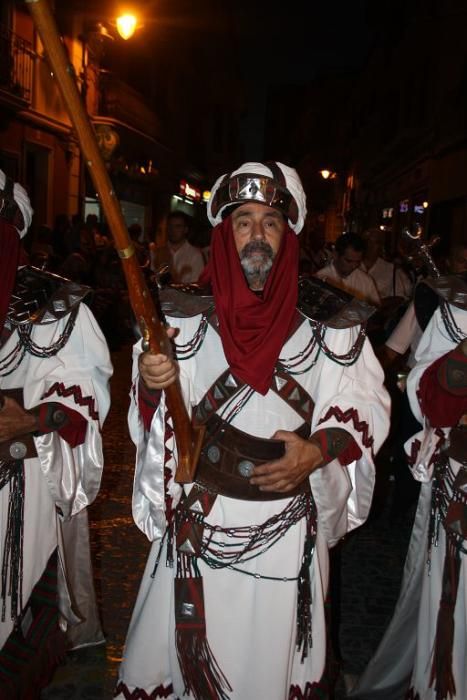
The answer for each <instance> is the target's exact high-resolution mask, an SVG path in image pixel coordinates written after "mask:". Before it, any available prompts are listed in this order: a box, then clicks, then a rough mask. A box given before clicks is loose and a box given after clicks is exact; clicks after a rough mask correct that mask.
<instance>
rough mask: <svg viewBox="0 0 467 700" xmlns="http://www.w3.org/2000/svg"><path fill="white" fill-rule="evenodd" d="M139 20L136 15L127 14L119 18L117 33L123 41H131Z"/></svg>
mask: <svg viewBox="0 0 467 700" xmlns="http://www.w3.org/2000/svg"><path fill="white" fill-rule="evenodd" d="M137 24H138V20H137V18H136V17H135V15H133V14H130V13H128V12H127V13H125V14H122V15H120V16H119V17H117V20H116V25H117V31H118V33H119V34H120V36H121V37H122V39H125V41H126V40H127V39H130V38H131V37H132V36H133V34H134V33H135V31H136V28H137Z"/></svg>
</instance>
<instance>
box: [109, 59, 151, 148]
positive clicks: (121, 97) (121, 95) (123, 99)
mask: <svg viewBox="0 0 467 700" xmlns="http://www.w3.org/2000/svg"><path fill="white" fill-rule="evenodd" d="M98 113H99V116H102V117H110V118H113V119H117V120H118V121H121V122H123V123H125V124H128V125H130V126H133V127H135V128H137V129H139V130H140V131H142V132H143V133H146V134H148V135H149V136H152V137H155V138H157V136H158V132H159V124H158V119H157V116H156V115H155V114H154V112H153V111H152V110H151V109H150V108H149V107H148V106H147V104H146V103H145V101H144V98H143V97H142V96H141V95H140V93H138V92H137V91H136V90H134V89H133V88H132V87H130V86H129V85H128V84H127V83H125V82H123V81H122V80H120V79H119V78H118V77H117V76H116V75H114V74H113V73H110V72H108V71H101V72H100V80H99V107H98Z"/></svg>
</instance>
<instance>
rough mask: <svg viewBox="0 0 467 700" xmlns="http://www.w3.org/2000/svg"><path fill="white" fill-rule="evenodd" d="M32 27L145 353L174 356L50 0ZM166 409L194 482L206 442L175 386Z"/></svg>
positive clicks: (38, 1)
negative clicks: (94, 194)
mask: <svg viewBox="0 0 467 700" xmlns="http://www.w3.org/2000/svg"><path fill="white" fill-rule="evenodd" d="M26 3H27V5H28V7H29V11H30V13H31V15H32V17H33V20H34V24H35V26H36V29H37V31H38V33H39V36H40V38H41V41H42V43H43V45H44V48H45V50H46V53H47V58H48V61H49V63H50V66H51V68H52V71H53V73H54V75H55V78H56V80H57V83H58V86H59V88H60V91H61V94H62V96H63V99H64V102H65V105H66V108H67V110H68V114H69V116H70V119H71V122H72V124H73V126H74V128H75V131H76V134H77V137H78V141H79V144H80V147H81V151H82V153H83V155H84V158H85V161H86V165H87V167H88V170H89V174H90V176H91V179H92V181H93V184H94V187H95V188H96V192H97V193H98V194H99V199H100V202H101V206H102V209H103V210H104V214H105V218H106V220H107V223H108V225H109V228H110V231H111V233H112V236H113V238H114V241H115V247H116V249H117V251H118V254H119V256H120V259H121V261H122V265H123V271H124V273H125V277H126V282H127V286H128V292H129V297H130V303H131V306H132V308H133V311H134V314H135V316H136V319H137V321H138V324H139V326H140V329H141V333H142V335H143V344H144V347H145V349H149V350H151V351H152V352H155V353H159V352H162V353H164V354H166V355H168V356H170V357H171V356H172V347H171V343H170V340H169V338H168V337H167V333H166V332H165V328H164V325H163V323H162V322H161V320H160V319H159V317H158V315H157V312H156V309H155V306H154V303H153V301H152V298H151V295H150V293H149V290H148V288H147V285H146V282H145V280H144V277H143V274H142V272H141V268H140V266H139V264H138V261H137V258H136V255H135V249H134V247H133V245H132V242H131V240H130V237H129V235H128V231H127V227H126V224H125V220H124V218H123V215H122V211H121V209H120V205H119V202H118V200H117V198H116V196H115V192H114V189H113V186H112V182H111V180H110V177H109V175H108V173H107V170H106V167H105V163H104V160H103V158H102V155H101V152H100V150H99V146H98V143H97V139H96V135H95V133H94V129H93V127H92V125H91V122H90V120H89V117H88V114H87V112H86V109H85V107H84V105H83V101H82V98H81V95H80V94H79V91H78V87H77V85H76V79H75V71H74V68H73V66H72V65H71V63H70V62H69V60H68V57H67V55H66V53H65V49H64V46H63V43H62V41H61V39H60V35H59V33H58V29H57V25H56V23H55V19H54V17H53V15H52V13H51V11H50V7H49V5H48V3H47V0H26ZM165 393H166V402H167V408H168V411H169V413H170V415H171V416H172V420H173V424H174V432H175V439H176V443H177V451H178V466H177V472H176V475H175V479H176V481H177V482H179V483H187V482H190V481H193V477H194V472H195V469H196V463H197V461H198V456H199V452H200V449H201V442H202V429H200V428H198V427H192V425H191V421H190V418H189V416H188V413H187V411H186V408H185V405H184V403H183V399H182V393H181V388H180V383H179V382H178V381H177V382H175V384H172V385H171V386H170V387H168V388H167V389H165Z"/></svg>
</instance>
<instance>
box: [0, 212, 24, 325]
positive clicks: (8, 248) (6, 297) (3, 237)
mask: <svg viewBox="0 0 467 700" xmlns="http://www.w3.org/2000/svg"><path fill="white" fill-rule="evenodd" d="M19 251H20V237H19V233H18V231H17V230H16V228H15V227H14V226H13V224H9V223H8V222H6V221H5V220H4V219H1V218H0V332H1V331H2V330H3V324H4V323H5V318H6V314H7V311H8V306H9V304H10V297H11V293H12V291H13V288H14V286H15V279H16V271H17V268H18V260H19Z"/></svg>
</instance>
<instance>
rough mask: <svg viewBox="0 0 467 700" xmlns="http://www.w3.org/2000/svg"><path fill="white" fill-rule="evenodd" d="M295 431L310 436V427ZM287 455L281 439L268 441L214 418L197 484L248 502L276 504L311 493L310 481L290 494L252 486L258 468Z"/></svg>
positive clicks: (209, 428)
mask: <svg viewBox="0 0 467 700" xmlns="http://www.w3.org/2000/svg"><path fill="white" fill-rule="evenodd" d="M295 432H296V433H297V434H298V435H300V437H303V438H305V439H306V438H307V437H308V436H309V434H310V426H309V425H307V424H305V423H304V424H303V425H302V426H301V427H300V428H299V429H298V430H296V431H295ZM284 454H285V446H284V442H283V441H282V440H267V439H263V438H258V437H255V436H254V435H249V434H248V433H245V432H243V431H242V430H239V429H238V428H234V427H233V426H232V425H230V424H229V423H226V422H225V421H223V420H222V418H219V416H217V415H213V416H211V417H210V418H209V420H208V421H207V423H206V436H205V441H204V446H203V449H202V450H201V455H200V459H199V462H198V468H197V470H196V483H197V484H199V485H200V486H202V487H203V488H206V489H208V490H209V491H213V492H214V493H217V494H220V495H222V496H228V497H230V498H238V499H241V500H246V501H273V500H278V499H280V498H290V497H291V496H296V495H297V494H299V493H306V492H308V491H309V490H310V485H309V481H308V479H305V480H304V481H303V482H302V483H301V484H300V485H299V486H298V487H297V488H295V489H294V490H293V491H287V493H282V492H281V493H279V492H271V491H260V489H259V488H258V486H256V485H255V484H251V483H250V481H249V479H250V477H251V474H252V472H253V469H254V467H255V466H258V465H260V464H265V463H266V462H271V461H273V460H275V459H280V458H281V457H282V456H283V455H284Z"/></svg>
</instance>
